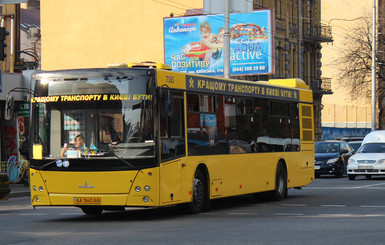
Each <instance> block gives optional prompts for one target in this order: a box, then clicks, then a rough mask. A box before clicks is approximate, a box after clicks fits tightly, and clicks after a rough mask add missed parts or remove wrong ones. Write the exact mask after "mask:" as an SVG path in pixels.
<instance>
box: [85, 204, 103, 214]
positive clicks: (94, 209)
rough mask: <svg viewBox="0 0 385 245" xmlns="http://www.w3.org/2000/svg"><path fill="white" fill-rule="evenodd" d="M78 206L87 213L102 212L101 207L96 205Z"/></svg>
mask: <svg viewBox="0 0 385 245" xmlns="http://www.w3.org/2000/svg"><path fill="white" fill-rule="evenodd" d="M80 208H81V209H82V211H83V213H85V214H87V215H99V214H101V213H102V212H103V208H102V207H97V206H84V207H80Z"/></svg>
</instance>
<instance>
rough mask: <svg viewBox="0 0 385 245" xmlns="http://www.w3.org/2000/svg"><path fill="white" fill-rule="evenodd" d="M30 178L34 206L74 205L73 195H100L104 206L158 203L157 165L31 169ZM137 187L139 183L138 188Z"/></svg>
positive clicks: (155, 204)
mask: <svg viewBox="0 0 385 245" xmlns="http://www.w3.org/2000/svg"><path fill="white" fill-rule="evenodd" d="M30 178H31V201H32V205H33V206H38V205H71V206H73V205H74V198H76V197H78V198H82V197H98V198H101V203H100V204H99V205H106V206H110V205H116V206H126V205H129V206H158V205H159V198H158V196H159V168H151V169H145V170H140V171H137V170H135V171H110V172H60V171H37V170H34V169H31V171H30ZM145 186H149V187H150V190H148V191H146V190H145V188H144V187H145ZM34 187H35V188H36V190H34ZM136 187H140V189H139V191H137V190H136ZM144 197H148V201H147V202H144V201H143V198H144ZM37 199H38V201H37Z"/></svg>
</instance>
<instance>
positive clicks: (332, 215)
mask: <svg viewBox="0 0 385 245" xmlns="http://www.w3.org/2000/svg"><path fill="white" fill-rule="evenodd" d="M318 216H322V217H334V218H336V217H350V216H352V214H318Z"/></svg>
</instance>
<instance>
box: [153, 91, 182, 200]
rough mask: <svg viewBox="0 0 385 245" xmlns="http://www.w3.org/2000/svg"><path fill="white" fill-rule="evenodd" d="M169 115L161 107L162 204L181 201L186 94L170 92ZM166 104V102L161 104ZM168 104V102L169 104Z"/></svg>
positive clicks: (164, 106)
mask: <svg viewBox="0 0 385 245" xmlns="http://www.w3.org/2000/svg"><path fill="white" fill-rule="evenodd" d="M168 99H170V100H171V105H172V106H171V107H168V109H167V110H169V111H168V113H165V111H163V110H164V109H165V108H167V106H166V105H161V106H160V113H159V115H160V137H161V140H160V141H161V143H160V158H161V164H160V202H161V203H162V204H167V203H173V202H177V201H180V200H181V188H182V176H181V175H182V159H184V156H186V150H185V148H186V143H185V130H184V129H185V114H184V94H183V93H181V92H172V91H170V96H168ZM160 103H161V104H162V103H165V102H164V101H161V102H160ZM167 103H168V102H167Z"/></svg>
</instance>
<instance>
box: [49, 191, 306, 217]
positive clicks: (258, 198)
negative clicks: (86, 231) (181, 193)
mask: <svg viewBox="0 0 385 245" xmlns="http://www.w3.org/2000/svg"><path fill="white" fill-rule="evenodd" d="M296 197H297V196H296V195H289V196H288V197H287V198H286V199H285V200H293V199H296ZM301 197H303V196H301ZM285 200H283V201H278V202H276V201H271V200H269V197H268V195H267V194H266V193H258V194H250V195H242V196H236V197H228V198H220V199H215V200H212V201H211V208H210V209H209V210H208V212H216V211H226V210H228V211H231V210H233V209H239V208H245V207H250V206H254V205H261V204H269V203H271V204H274V203H283V202H284V201H285ZM202 213H204V212H202ZM73 215H74V216H71V217H65V218H63V217H61V218H55V219H50V220H45V221H44V222H59V223H62V222H74V221H76V222H100V221H103V222H120V221H121V222H130V221H134V222H136V221H155V220H172V219H178V218H180V217H194V216H195V217H197V218H198V217H199V218H200V219H201V218H202V216H201V215H199V214H188V213H186V211H185V210H183V209H182V208H180V207H179V206H176V205H174V206H167V207H159V208H126V210H125V211H104V212H103V213H102V214H101V215H95V216H92V215H85V214H83V213H82V211H81V210H80V209H79V215H76V214H73ZM204 217H209V216H204Z"/></svg>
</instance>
